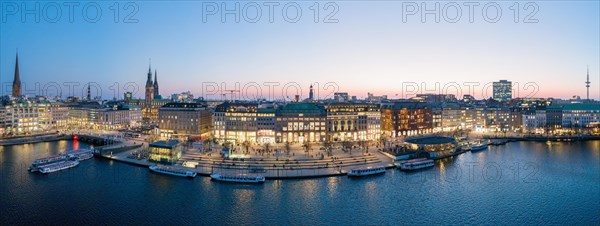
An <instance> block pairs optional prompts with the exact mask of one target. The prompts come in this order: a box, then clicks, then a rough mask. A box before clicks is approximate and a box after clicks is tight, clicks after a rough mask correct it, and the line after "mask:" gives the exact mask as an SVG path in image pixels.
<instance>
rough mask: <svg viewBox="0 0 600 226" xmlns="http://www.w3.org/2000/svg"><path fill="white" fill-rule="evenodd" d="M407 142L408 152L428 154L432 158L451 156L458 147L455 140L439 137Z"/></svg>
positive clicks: (423, 137)
mask: <svg viewBox="0 0 600 226" xmlns="http://www.w3.org/2000/svg"><path fill="white" fill-rule="evenodd" d="M405 141H406V145H407V148H408V150H411V151H416V152H423V153H427V155H428V156H429V157H430V158H435V157H443V156H450V155H452V154H454V152H455V151H456V146H457V142H456V140H455V139H454V138H451V137H444V136H437V135H427V136H418V137H411V138H407V139H406V140H405Z"/></svg>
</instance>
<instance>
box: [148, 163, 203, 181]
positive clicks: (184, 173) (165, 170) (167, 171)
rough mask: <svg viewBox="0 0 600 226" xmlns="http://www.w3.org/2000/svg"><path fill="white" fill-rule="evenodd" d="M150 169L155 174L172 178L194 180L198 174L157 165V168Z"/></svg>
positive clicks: (151, 167)
mask: <svg viewBox="0 0 600 226" xmlns="http://www.w3.org/2000/svg"><path fill="white" fill-rule="evenodd" d="M148 168H149V169H150V170H152V171H153V172H157V173H162V174H167V175H172V176H180V177H190V178H194V177H196V174H197V173H196V172H192V171H189V170H185V169H178V168H175V167H169V166H158V165H156V166H150V167H148Z"/></svg>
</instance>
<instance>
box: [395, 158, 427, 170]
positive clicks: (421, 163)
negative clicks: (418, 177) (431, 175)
mask: <svg viewBox="0 0 600 226" xmlns="http://www.w3.org/2000/svg"><path fill="white" fill-rule="evenodd" d="M433 165H434V164H433V160H431V159H426V158H420V159H412V160H408V161H403V162H400V163H398V164H397V165H396V167H398V168H400V170H418V169H423V168H428V167H433Z"/></svg>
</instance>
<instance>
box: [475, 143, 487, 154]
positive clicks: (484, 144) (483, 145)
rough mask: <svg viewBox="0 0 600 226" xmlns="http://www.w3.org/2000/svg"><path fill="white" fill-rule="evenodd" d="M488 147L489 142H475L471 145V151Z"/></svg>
mask: <svg viewBox="0 0 600 226" xmlns="http://www.w3.org/2000/svg"><path fill="white" fill-rule="evenodd" d="M487 147H488V144H486V143H479V144H475V145H473V146H471V152H474V151H481V150H484V149H486V148H487Z"/></svg>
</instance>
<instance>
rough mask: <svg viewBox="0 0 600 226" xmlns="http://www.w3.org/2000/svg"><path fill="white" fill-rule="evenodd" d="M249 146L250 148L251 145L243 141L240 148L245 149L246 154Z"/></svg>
mask: <svg viewBox="0 0 600 226" xmlns="http://www.w3.org/2000/svg"><path fill="white" fill-rule="evenodd" d="M250 146H252V144H250V141H247V140H246V141H244V142H242V147H244V149H246V152H248V150H249V149H250Z"/></svg>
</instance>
